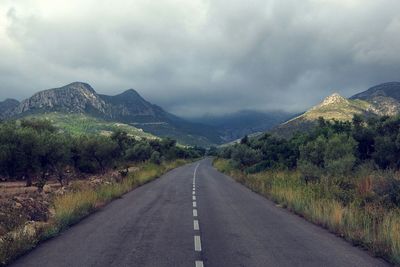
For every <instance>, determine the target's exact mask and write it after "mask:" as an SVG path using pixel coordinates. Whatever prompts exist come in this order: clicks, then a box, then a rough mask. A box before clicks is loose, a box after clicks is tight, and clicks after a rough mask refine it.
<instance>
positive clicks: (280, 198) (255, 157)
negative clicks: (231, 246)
mask: <svg viewBox="0 0 400 267" xmlns="http://www.w3.org/2000/svg"><path fill="white" fill-rule="evenodd" d="M399 132H400V117H381V118H369V119H363V118H362V117H361V116H355V117H354V118H353V119H352V121H347V122H341V121H335V120H334V121H326V120H324V119H322V118H320V119H319V120H318V125H317V126H316V127H315V128H314V129H313V130H311V131H310V132H309V133H302V134H297V135H295V136H293V137H292V138H290V139H280V138H277V137H274V136H271V135H269V134H265V135H263V136H261V137H257V138H250V139H249V138H247V137H245V138H243V139H242V140H241V143H240V144H236V145H233V146H229V147H225V148H222V149H220V150H219V151H218V156H219V158H220V160H217V161H216V162H215V166H216V167H217V168H219V169H220V170H222V171H225V172H227V173H229V174H231V175H232V176H234V177H236V178H237V179H238V181H240V182H242V183H243V184H245V185H246V186H248V187H250V188H251V189H253V190H254V191H256V192H259V193H260V194H263V195H265V196H267V197H269V198H272V199H273V200H275V201H276V202H277V203H279V204H281V205H282V206H284V207H287V208H289V209H290V210H293V211H294V212H296V213H298V214H301V215H302V216H304V217H305V218H307V219H308V220H311V221H313V222H315V223H317V224H321V225H323V226H325V227H327V228H328V229H330V230H331V231H333V232H336V233H338V234H340V235H342V236H344V237H345V238H346V239H349V240H351V241H353V242H354V243H355V244H359V245H362V246H365V247H367V248H368V249H370V250H371V251H373V252H374V253H376V254H377V255H379V256H383V257H386V258H387V259H389V260H391V261H392V262H394V263H396V264H399V263H400V173H399V169H400V160H399V159H400V135H399Z"/></svg>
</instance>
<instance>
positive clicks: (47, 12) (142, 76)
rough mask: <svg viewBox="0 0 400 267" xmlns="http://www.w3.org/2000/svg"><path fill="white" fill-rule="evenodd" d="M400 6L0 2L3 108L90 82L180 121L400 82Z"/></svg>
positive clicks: (195, 0)
mask: <svg viewBox="0 0 400 267" xmlns="http://www.w3.org/2000/svg"><path fill="white" fill-rule="evenodd" d="M399 10H400V1H399V0H301V1H299V0H247V1H236V0H225V1H222V0H157V1H154V0H142V1H134V0H118V1H117V0H113V1H109V0H68V1H54V0H0V100H1V99H4V98H8V97H13V98H17V99H23V98H26V97H29V96H30V95H31V94H33V93H34V92H36V91H39V90H42V89H46V88H53V87H58V86H61V85H64V84H67V83H70V82H72V81H86V82H88V83H90V84H91V85H92V86H93V87H94V88H95V89H96V90H97V91H98V92H100V93H108V94H115V93H119V92H121V91H122V90H124V89H128V88H134V89H136V90H137V91H138V92H139V93H141V94H142V95H143V96H145V97H146V98H148V99H149V100H150V101H152V102H154V103H157V104H159V105H161V106H163V107H164V108H166V109H167V110H169V111H171V112H174V113H176V114H179V115H185V116H188V115H199V114H204V113H224V112H231V111H236V110H240V109H258V110H286V111H301V110H303V109H306V108H308V107H309V106H311V105H314V104H315V103H317V102H319V101H320V100H321V99H322V98H324V97H325V96H326V95H328V94H331V93H333V92H335V91H337V92H339V93H341V94H342V95H344V96H350V95H352V94H353V93H356V92H358V91H363V90H365V89H367V88H368V87H370V86H372V85H375V84H379V83H382V82H386V81H399V80H400V12H399Z"/></svg>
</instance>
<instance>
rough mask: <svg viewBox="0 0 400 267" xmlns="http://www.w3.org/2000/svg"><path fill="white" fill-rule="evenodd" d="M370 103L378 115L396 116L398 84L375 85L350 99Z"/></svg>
mask: <svg viewBox="0 0 400 267" xmlns="http://www.w3.org/2000/svg"><path fill="white" fill-rule="evenodd" d="M350 99H360V100H364V101H367V102H369V103H371V104H372V105H373V107H374V109H375V112H376V113H377V114H379V115H389V116H393V115H397V114H399V113H400V82H389V83H383V84H380V85H376V86H374V87H371V88H369V89H368V90H366V91H364V92H361V93H358V94H356V95H353V96H352V97H350Z"/></svg>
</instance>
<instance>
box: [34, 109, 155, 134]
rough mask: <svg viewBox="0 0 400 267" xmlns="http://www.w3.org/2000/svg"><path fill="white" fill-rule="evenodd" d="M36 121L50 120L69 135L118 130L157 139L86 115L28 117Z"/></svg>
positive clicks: (57, 113)
mask: <svg viewBox="0 0 400 267" xmlns="http://www.w3.org/2000/svg"><path fill="white" fill-rule="evenodd" d="M26 118H27V119H29V118H36V119H47V120H50V121H51V122H52V123H53V125H54V126H55V127H57V128H59V129H61V130H63V131H65V132H67V133H70V134H73V135H82V134H105V135H107V134H111V133H112V132H114V131H115V130H116V129H120V130H124V131H126V132H127V133H128V134H130V135H132V136H136V137H140V138H156V137H155V136H154V135H152V134H150V133H147V132H144V131H143V130H141V129H139V128H136V127H134V126H131V125H128V124H123V123H116V122H110V121H106V120H101V119H98V118H94V117H91V116H88V115H84V114H65V113H59V112H51V113H44V114H35V115H31V116H28V117H26Z"/></svg>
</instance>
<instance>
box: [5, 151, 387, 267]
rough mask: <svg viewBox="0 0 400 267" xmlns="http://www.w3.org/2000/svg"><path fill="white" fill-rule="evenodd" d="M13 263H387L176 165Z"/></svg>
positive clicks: (202, 167) (196, 168)
mask: <svg viewBox="0 0 400 267" xmlns="http://www.w3.org/2000/svg"><path fill="white" fill-rule="evenodd" d="M12 266H24V267H25V266H29V267H34V266H37V267H39V266H40V267H45V266H49V267H55V266H68V267H73V266H104V267H105V266H149V267H157V266H167V267H169V266H171V267H175V266H183V267H192V266H196V267H201V266H207V267H208V266H210V267H211V266H214V267H223V266H229V267H230V266H249V267H251V266H362V267H367V266H388V264H387V263H385V262H384V261H382V260H380V259H376V258H373V257H371V256H370V255H369V254H368V253H367V252H365V251H362V250H360V249H358V248H356V247H353V246H352V245H350V244H349V243H347V242H345V241H344V240H342V239H340V238H338V237H336V236H334V235H333V234H331V233H329V232H328V231H326V230H324V229H322V228H320V227H318V226H315V225H313V224H311V223H309V222H307V221H305V220H304V219H302V218H300V217H298V216H296V215H293V214H291V213H289V212H288V211H286V210H284V209H281V208H278V207H276V205H275V204H274V203H272V202H271V201H269V200H267V199H265V198H263V197H261V196H259V195H257V194H255V193H253V192H251V191H250V190H248V189H247V188H245V187H243V186H242V185H240V184H238V183H236V182H235V181H233V180H232V179H231V178H229V177H227V176H226V175H223V174H221V173H219V172H218V171H216V170H215V169H214V168H213V167H212V166H211V159H205V160H202V161H199V162H196V163H192V164H188V165H186V166H183V167H180V168H177V169H175V170H172V171H171V172H169V173H167V174H165V175H164V176H163V177H161V178H160V179H157V180H155V181H154V182H151V183H149V184H146V185H144V186H142V187H140V188H138V189H136V190H134V191H132V192H130V193H128V194H126V195H124V196H123V197H122V198H121V199H118V200H116V201H114V202H112V203H111V204H109V205H107V206H106V207H105V208H103V209H102V210H100V211H98V212H96V213H95V214H93V215H91V216H89V217H88V218H86V219H85V220H83V221H82V222H80V223H79V224H77V225H75V226H73V227H72V228H70V229H69V230H67V231H66V232H64V233H63V234H62V235H61V236H59V237H57V238H54V239H51V240H49V241H47V242H44V243H43V244H41V245H40V246H39V247H38V248H36V249H35V250H33V251H32V252H30V253H29V254H27V255H25V256H23V257H22V258H20V259H19V260H17V261H16V262H15V263H14V264H12Z"/></svg>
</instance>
